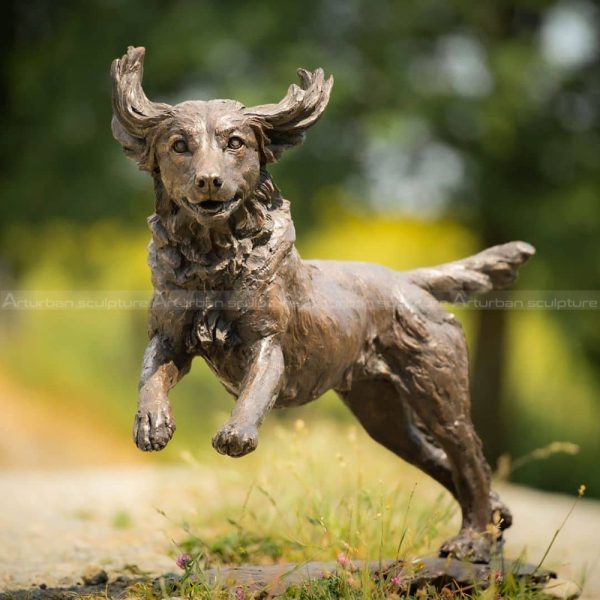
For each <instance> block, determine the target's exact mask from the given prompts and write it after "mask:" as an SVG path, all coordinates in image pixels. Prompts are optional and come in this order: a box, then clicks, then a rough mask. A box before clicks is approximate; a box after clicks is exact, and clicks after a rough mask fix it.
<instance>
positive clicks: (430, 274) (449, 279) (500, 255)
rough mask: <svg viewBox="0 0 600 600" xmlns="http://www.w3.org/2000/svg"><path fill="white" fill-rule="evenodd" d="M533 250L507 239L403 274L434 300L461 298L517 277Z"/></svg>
mask: <svg viewBox="0 0 600 600" xmlns="http://www.w3.org/2000/svg"><path fill="white" fill-rule="evenodd" d="M534 254H535V248H534V247H533V246H532V245H530V244H528V243H526V242H509V243H508V244H501V245H500V246H493V247H492V248H488V249H487V250H484V251H483V252H480V253H479V254H475V255H474V256H469V257H468V258H463V259H462V260H457V261H455V262H451V263H447V264H444V265H440V266H438V267H431V268H426V269H416V270H414V271H408V272H407V273H405V275H406V277H407V278H408V280H409V281H410V282H411V283H414V284H416V285H418V286H419V287H421V288H423V289H424V290H426V291H428V292H429V293H430V294H431V295H432V296H434V297H435V298H437V299H438V300H441V301H443V302H461V301H464V300H466V299H468V298H469V297H470V296H472V295H474V294H484V293H485V292H490V291H492V290H501V289H504V288H507V287H508V286H510V284H511V283H513V281H514V280H515V279H516V278H517V273H518V271H519V267H520V266H521V265H522V264H524V263H525V262H527V260H528V259H529V257H531V256H533V255H534Z"/></svg>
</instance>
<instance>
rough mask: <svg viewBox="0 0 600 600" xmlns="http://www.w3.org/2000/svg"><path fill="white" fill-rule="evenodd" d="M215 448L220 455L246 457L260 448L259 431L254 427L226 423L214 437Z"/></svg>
mask: <svg viewBox="0 0 600 600" xmlns="http://www.w3.org/2000/svg"><path fill="white" fill-rule="evenodd" d="M212 445H213V448H214V449H215V450H216V451H217V452H219V453H220V454H227V455H228V456H236V457H237V456H244V455H245V454H249V453H250V452H252V451H253V450H256V446H258V430H257V429H256V427H254V426H253V425H238V424H237V423H226V424H225V425H224V426H223V427H222V428H221V429H220V430H219V431H218V432H217V434H216V435H215V437H213V440H212Z"/></svg>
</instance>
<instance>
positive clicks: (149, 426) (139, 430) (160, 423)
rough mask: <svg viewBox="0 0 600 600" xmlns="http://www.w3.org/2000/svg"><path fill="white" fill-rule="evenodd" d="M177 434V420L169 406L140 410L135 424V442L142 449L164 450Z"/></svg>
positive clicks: (142, 408)
mask: <svg viewBox="0 0 600 600" xmlns="http://www.w3.org/2000/svg"><path fill="white" fill-rule="evenodd" d="M173 433H175V420H174V419H173V416H172V415H171V407H170V405H169V404H163V405H159V406H158V407H152V408H145V407H140V408H138V411H137V413H136V414H135V421H134V424H133V440H134V442H135V445H136V446H137V447H138V448H139V449H140V450H144V451H145V452H148V451H150V450H162V449H163V448H164V447H165V446H166V445H167V444H168V442H169V440H170V439H171V438H172V437H173Z"/></svg>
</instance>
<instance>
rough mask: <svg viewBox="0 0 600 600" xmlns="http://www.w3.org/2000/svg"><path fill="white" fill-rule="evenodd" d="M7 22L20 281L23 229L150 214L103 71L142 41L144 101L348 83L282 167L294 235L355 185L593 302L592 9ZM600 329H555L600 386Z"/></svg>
mask: <svg viewBox="0 0 600 600" xmlns="http://www.w3.org/2000/svg"><path fill="white" fill-rule="evenodd" d="M4 16H5V19H4V20H3V25H2V27H3V32H2V33H3V35H2V42H1V43H2V45H3V46H2V49H3V52H2V54H1V56H0V60H1V61H2V82H1V83H0V106H2V108H3V110H2V111H1V113H0V124H1V126H2V131H3V142H4V143H3V145H2V149H1V151H0V152H1V157H2V168H1V171H0V193H1V194H2V198H3V202H2V204H0V220H1V222H2V230H1V231H0V238H1V239H3V240H4V254H5V256H7V257H8V258H9V260H10V261H11V263H12V266H13V268H14V269H16V270H17V271H18V269H19V268H20V267H22V266H23V261H26V260H31V259H32V257H29V256H28V254H27V252H26V249H23V248H20V247H19V248H17V247H14V246H13V247H11V246H10V245H8V244H7V243H6V240H7V239H8V237H7V233H8V232H9V231H10V226H11V225H12V224H15V223H29V224H31V223H41V222H44V221H47V220H48V219H56V218H65V219H72V220H77V221H91V220H96V219H99V218H101V217H109V216H112V217H119V218H120V219H122V220H124V221H134V220H135V221H136V222H141V221H140V220H141V219H142V218H143V216H144V215H146V214H147V213H148V212H149V210H150V206H151V202H152V192H151V190H150V187H149V186H148V182H147V181H146V180H145V179H144V178H143V177H142V176H138V174H136V172H135V169H134V168H133V166H132V165H127V164H126V162H125V161H124V160H123V159H122V156H121V155H120V151H119V149H118V147H117V145H116V144H115V143H114V142H113V141H112V139H111V136H110V129H109V122H110V112H111V111H110V102H109V93H110V91H109V78H108V67H109V64H110V62H111V60H112V59H113V58H115V57H117V56H119V55H121V54H122V53H123V51H124V49H125V47H126V46H127V45H129V44H133V45H145V46H147V47H148V48H149V52H148V57H147V67H148V68H147V78H146V82H145V87H146V91H147V94H148V95H149V96H150V97H151V98H154V99H163V100H167V101H178V100H181V99H184V98H186V99H187V98H189V97H197V98H208V97H215V96H217V97H218V96H221V97H236V98H239V99H241V100H242V101H244V102H245V103H246V104H253V103H257V102H266V101H275V100H277V99H278V98H279V97H281V96H282V95H283V93H284V91H285V88H286V86H287V85H288V84H289V83H290V82H291V81H292V80H293V73H294V69H295V67H297V66H299V65H304V66H307V67H315V66H318V65H321V66H323V67H324V68H325V70H326V71H327V72H331V73H334V74H335V76H336V85H335V87H334V92H333V97H332V101H331V106H330V108H329V110H328V112H327V116H326V118H325V119H324V120H323V121H322V122H321V123H320V124H319V126H318V127H316V128H315V129H314V132H313V133H312V134H311V136H309V142H308V143H307V145H306V147H305V148H304V149H303V150H302V151H300V152H295V153H290V155H289V157H286V160H285V161H284V162H283V163H282V164H281V165H277V166H276V167H275V168H274V170H275V174H276V179H277V181H278V183H279V185H280V186H281V187H282V189H283V191H284V193H285V195H286V196H287V197H289V198H292V199H293V202H294V204H293V210H294V214H295V219H296V222H297V226H298V230H299V233H300V235H302V233H303V232H304V231H306V229H307V228H308V227H309V226H310V225H311V223H313V221H314V218H315V215H317V214H318V213H320V212H321V211H322V210H323V209H324V207H323V203H324V202H328V201H327V200H326V199H325V198H327V196H326V194H324V193H323V192H322V190H324V189H331V190H335V189H337V190H339V189H340V188H344V189H345V192H346V194H345V197H349V198H351V199H352V200H351V202H352V203H353V204H354V205H355V206H358V207H360V208H363V207H364V206H368V207H370V208H371V209H375V210H380V211H394V212H409V213H412V214H414V213H417V214H420V215H422V216H423V217H426V218H427V217H431V216H433V217H436V216H438V215H441V214H446V215H449V216H451V217H453V218H457V219H459V220H461V221H462V222H463V223H466V224H467V225H469V226H470V227H471V228H473V229H474V230H476V231H478V232H480V235H481V244H482V246H484V245H491V244H495V243H498V242H503V241H507V240H509V239H515V238H522V239H526V240H528V241H530V242H532V243H533V244H534V245H535V246H536V247H537V248H538V251H539V253H538V256H537V257H536V258H535V260H534V261H533V262H532V266H531V267H528V269H527V281H528V285H529V286H530V287H536V286H537V287H538V288H546V289H559V288H560V289H571V290H594V289H598V284H599V283H600V247H599V239H600V235H599V234H600V208H599V202H598V197H599V192H600V169H598V157H599V156H600V115H599V109H598V106H600V103H599V96H600V64H599V63H600V55H599V52H598V47H599V42H600V41H599V39H598V31H599V30H600V29H599V28H598V22H599V18H598V9H597V8H596V6H595V4H592V3H591V2H587V1H586V0H564V1H562V2H545V1H543V0H519V1H515V2H503V3H477V2H467V3H465V2H459V1H458V0H451V1H447V0H423V1H421V2H418V3H404V2H403V3H400V2H393V1H392V0H380V1H378V2H367V1H366V0H305V1H304V2H302V3H293V2H290V3H281V2H276V1H275V0H261V1H259V2H253V3H245V4H241V3H235V4H234V3H227V2H222V1H217V0H207V1H205V2H203V3H197V2H193V1H191V0H187V1H186V0H178V1H174V2H165V1H160V0H145V1H144V2H142V1H141V0H132V1H129V2H125V0H91V1H90V2H87V3H84V4H83V3H79V2H75V1H74V0H62V1H61V2H56V1H53V0H30V1H29V2H17V1H16V0H9V1H7V2H5V8H4ZM320 190H321V192H320V193H317V192H319V191H320ZM334 195H335V194H332V197H333V196H334ZM339 196H340V195H339V194H338V195H337V196H336V197H339ZM1 239H0V242H1ZM595 316H596V315H595V313H593V312H586V313H561V314H558V315H557V318H559V322H560V323H561V324H562V326H563V327H564V328H565V331H567V332H568V335H567V336H566V339H567V340H568V343H570V344H571V345H572V349H573V351H574V352H582V353H583V354H584V355H585V356H587V358H588V359H589V362H590V364H591V365H593V366H594V368H595V369H596V371H595V373H596V377H597V378H598V375H599V364H600V361H599V359H600V328H598V327H597V322H596V321H595V320H594V321H592V319H594V318H595ZM509 317H510V315H508V314H507V313H506V312H494V311H484V312H482V313H481V316H480V323H479V329H478V335H477V345H476V352H475V361H474V363H475V369H474V385H473V395H474V414H475V419H476V421H477V422H478V427H479V429H480V431H481V432H482V434H483V437H484V440H485V448H486V452H487V454H488V456H489V458H491V459H492V460H495V459H496V458H497V456H498V455H499V454H500V453H501V452H503V451H504V450H506V449H507V448H508V447H509V443H508V441H507V422H508V421H507V419H509V418H510V415H508V414H507V411H506V407H505V406H504V404H503V398H504V397H505V390H504V386H503V383H504V380H505V376H504V364H505V356H504V355H505V339H506V322H507V319H508V318H509Z"/></svg>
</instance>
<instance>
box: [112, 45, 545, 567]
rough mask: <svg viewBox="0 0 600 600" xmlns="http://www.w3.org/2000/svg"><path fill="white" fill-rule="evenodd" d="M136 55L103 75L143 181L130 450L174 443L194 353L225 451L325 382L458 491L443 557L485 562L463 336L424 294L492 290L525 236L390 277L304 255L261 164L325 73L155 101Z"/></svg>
mask: <svg viewBox="0 0 600 600" xmlns="http://www.w3.org/2000/svg"><path fill="white" fill-rule="evenodd" d="M144 52H145V51H144V49H143V48H129V49H128V51H127V54H125V55H124V56H123V57H122V58H120V59H117V60H115V61H114V62H113V65H112V71H111V73H112V79H113V111H114V116H113V121H112V128H113V134H114V136H115V138H116V139H117V140H118V141H119V142H120V143H121V145H122V147H123V149H124V151H125V153H126V154H127V156H129V157H130V158H132V159H133V160H135V161H136V162H137V163H138V165H139V167H140V168H141V169H142V170H144V171H148V172H149V173H150V174H151V176H152V178H153V180H154V189H155V193H156V206H155V213H154V214H153V215H152V216H151V217H150V218H149V219H148V222H149V225H150V229H151V232H152V241H151V242H150V245H149V264H150V268H151V270H152V283H153V285H154V290H155V292H154V297H153V301H152V306H151V309H150V318H149V339H150V341H149V344H148V347H147V349H146V352H145V355H144V361H143V368H142V375H141V380H140V388H139V389H140V391H139V400H138V408H137V413H136V417H135V425H134V439H135V442H136V444H137V446H138V447H139V448H140V449H142V450H160V449H162V448H164V447H165V445H166V444H167V442H168V441H169V440H170V439H171V437H172V435H173V432H174V431H175V421H174V419H173V416H172V413H171V407H170V404H169V400H168V398H167V392H168V391H169V389H170V388H171V387H173V386H174V385H175V384H176V383H177V381H179V379H181V377H183V376H184V375H185V374H186V373H187V371H188V370H189V368H190V364H191V361H192V358H193V357H195V356H202V357H203V358H204V359H205V360H206V361H207V363H208V365H209V366H210V368H211V369H212V370H213V371H214V372H215V374H216V375H217V377H218V378H219V379H220V381H221V382H222V383H223V385H224V386H225V387H226V389H227V390H228V391H229V392H230V393H231V394H232V395H233V396H234V398H235V406H234V409H233V412H232V414H231V417H230V419H229V420H228V421H227V422H226V423H225V424H224V425H223V427H222V428H221V429H220V431H218V432H217V434H216V435H215V436H214V438H213V446H214V447H215V449H216V450H217V451H218V452H220V453H222V454H228V455H229V456H243V455H244V454H247V453H249V452H251V451H253V450H254V449H255V448H256V446H257V443H258V428H259V426H260V424H261V423H262V421H263V420H264V418H265V417H266V415H267V414H268V412H269V411H270V410H271V409H272V408H284V407H288V406H297V405H301V404H305V403H307V402H310V401H312V400H315V399H316V398H318V397H319V396H321V395H322V394H323V393H324V392H326V391H327V390H330V389H333V390H335V391H336V392H337V393H338V394H339V396H340V397H341V398H342V400H343V401H344V402H345V403H346V404H347V405H348V407H349V408H350V410H351V411H352V412H353V413H354V414H355V415H356V417H357V418H358V420H359V421H360V422H361V424H362V425H363V426H364V428H365V429H366V431H367V432H368V433H369V434H370V435H371V436H372V437H373V438H374V439H375V440H376V441H378V442H379V443H381V444H383V445H384V446H385V447H386V448H388V449H389V450H391V451H392V452H394V453H396V454H397V455H398V456H400V457H401V458H403V459H404V460H406V461H408V462H410V463H412V464H414V465H416V466H417V467H419V468H420V469H422V470H423V471H425V472H426V473H427V474H429V475H430V476H431V477H433V478H434V479H436V480H437V481H438V482H440V483H441V484H442V485H443V486H445V487H446V488H447V489H448V490H449V491H450V492H451V493H452V494H453V495H454V497H455V498H456V500H457V501H458V503H459V504H460V507H461V509H462V517H463V520H462V527H461V530H460V532H459V533H458V535H457V536H456V537H454V538H452V539H450V540H448V541H447V542H446V543H445V544H444V545H443V546H442V548H441V550H440V554H441V556H452V557H455V558H459V559H464V560H469V561H472V562H484V563H485V562H488V561H489V559H490V548H491V546H492V544H493V542H494V538H495V537H496V536H497V535H499V533H497V530H499V529H504V528H506V527H508V526H509V525H510V524H511V515H510V512H509V511H508V509H507V508H506V507H505V506H504V505H503V504H502V503H501V502H500V500H499V498H498V497H497V495H495V494H494V493H493V492H491V489H490V468H489V466H488V465H487V463H486V461H485V459H484V457H483V454H482V451H481V442H480V440H479V438H478V436H477V434H476V432H475V431H474V429H473V425H472V423H471V419H470V400H469V384H468V358H467V348H466V345H465V339H464V335H463V331H462V329H461V326H460V324H459V323H458V322H457V321H456V319H455V318H454V317H453V316H452V315H451V314H449V313H448V312H446V311H445V310H444V309H443V308H442V307H441V305H440V303H439V302H440V301H450V302H452V301H456V300H457V299H464V298H467V297H469V296H470V295H472V294H478V293H484V292H488V291H490V290H495V289H501V288H504V287H507V286H508V285H509V284H511V283H512V282H513V281H514V279H515V277H516V275H517V271H518V269H519V267H520V266H521V265H522V264H523V263H524V262H525V261H526V260H527V259H528V258H529V257H530V256H531V255H532V254H533V253H534V249H533V248H532V247H531V246H530V245H529V244H526V243H524V242H511V243H507V244H503V245H500V246H495V247H493V248H489V249H487V250H484V251H483V252H481V253H480V254H477V255H475V256H472V257H469V258H466V259H463V260H459V261H457V262H453V263H449V264H446V265H441V266H437V267H433V268H426V269H418V270H415V271H408V272H402V273H399V272H395V271H392V270H390V269H387V268H384V267H381V266H377V265H373V264H366V263H351V262H338V261H319V260H311V261H305V260H302V259H301V258H300V256H299V254H298V252H297V251H296V248H295V247H294V239H295V235H294V227H293V224H292V220H291V217H290V210H289V203H288V201H287V200H285V199H284V198H283V197H282V195H281V193H280V191H279V190H278V189H277V187H276V186H275V184H274V183H273V181H272V179H271V177H270V175H269V173H268V171H267V165H268V164H269V163H271V162H274V161H276V160H277V159H279V158H280V156H281V155H282V154H283V152H284V151H285V150H287V149H288V148H292V147H293V146H296V145H298V144H300V143H301V142H302V140H303V139H304V134H305V132H306V130H307V129H308V128H309V127H310V126H312V125H313V124H314V123H315V122H316V121H317V119H318V118H319V117H320V116H321V115H322V113H323V111H324V110H325V107H326V105H327V102H328V99H329V94H330V92H331V87H332V84H333V80H332V78H329V79H325V77H324V74H323V71H322V70H321V69H317V70H316V71H314V72H309V71H305V70H303V69H300V70H299V71H298V74H299V76H300V86H297V85H292V86H291V87H290V88H289V90H288V92H287V94H286V96H285V97H284V98H283V100H281V101H280V102H279V103H277V104H266V105H262V106H255V107H250V108H247V107H245V106H243V105H242V104H241V103H239V102H236V101H234V100H211V101H207V102H205V101H191V102H183V103H181V104H177V105H175V106H170V105H168V104H162V103H155V102H151V101H150V100H148V98H147V97H146V95H145V94H144V92H143V90H142V87H141V81H142V71H143V60H144ZM492 523H494V524H495V525H496V526H497V527H496V528H494V527H491V526H490V525H491V524H492ZM494 529H496V532H494Z"/></svg>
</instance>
